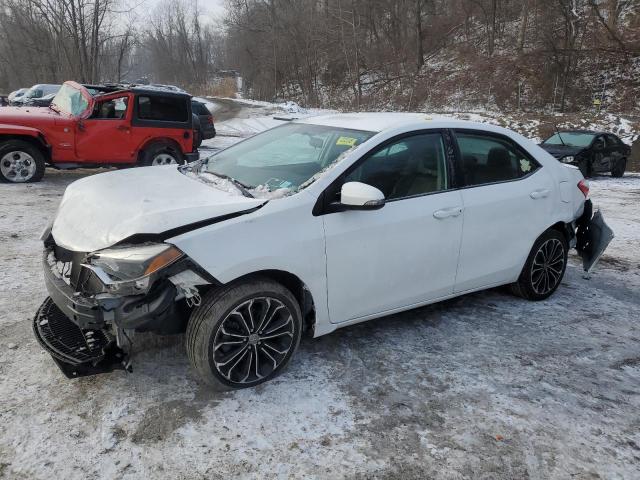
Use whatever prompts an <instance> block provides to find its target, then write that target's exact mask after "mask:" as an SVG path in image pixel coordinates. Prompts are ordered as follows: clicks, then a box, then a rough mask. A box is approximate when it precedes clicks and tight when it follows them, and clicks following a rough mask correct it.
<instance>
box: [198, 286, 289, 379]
mask: <svg viewBox="0 0 640 480" xmlns="http://www.w3.org/2000/svg"><path fill="white" fill-rule="evenodd" d="M252 319H253V320H252ZM301 332H302V314H301V311H300V305H299V304H298V302H297V300H296V298H295V297H294V296H293V294H292V293H291V292H290V291H289V290H288V289H286V288H285V287H283V286H282V285H281V284H279V283H277V282H274V281H272V280H269V279H267V278H262V277H256V278H254V279H250V280H246V281H243V282H240V283H235V284H230V285H228V286H225V287H223V288H221V289H217V290H213V291H211V292H209V294H207V295H206V296H205V297H204V299H203V301H202V304H201V305H200V306H199V307H197V308H196V309H195V310H194V311H193V312H192V314H191V318H190V319H189V323H188V325H187V333H186V349H187V355H188V357H189V361H190V362H191V365H192V366H193V368H194V369H195V370H196V372H198V374H199V375H200V377H201V378H202V379H203V380H204V381H205V382H206V383H207V384H209V385H210V386H211V387H213V388H214V390H218V391H224V390H234V389H240V388H247V387H253V386H256V385H259V384H261V383H263V382H266V381H267V380H270V379H272V378H274V377H275V376H277V375H278V374H280V373H281V372H282V370H283V369H284V368H285V367H286V365H287V364H288V363H289V360H290V359H291V357H292V356H293V354H294V352H295V350H296V349H297V348H298V344H299V343H300V336H301ZM267 337H268V338H267ZM229 342H231V343H229ZM256 373H257V374H256Z"/></svg>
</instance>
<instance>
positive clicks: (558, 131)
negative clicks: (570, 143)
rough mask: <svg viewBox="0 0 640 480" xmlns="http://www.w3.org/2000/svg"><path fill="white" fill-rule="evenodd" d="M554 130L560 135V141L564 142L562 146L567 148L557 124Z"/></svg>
mask: <svg viewBox="0 0 640 480" xmlns="http://www.w3.org/2000/svg"><path fill="white" fill-rule="evenodd" d="M553 126H554V128H555V129H556V133H557V134H558V138H559V139H560V141H561V142H562V145H564V146H565V147H566V146H567V144H566V143H564V140H563V139H562V135H560V130H558V125H556V124H555V123H554V124H553Z"/></svg>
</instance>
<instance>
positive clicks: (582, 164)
mask: <svg viewBox="0 0 640 480" xmlns="http://www.w3.org/2000/svg"><path fill="white" fill-rule="evenodd" d="M578 168H579V169H580V173H582V176H583V177H584V178H590V177H591V174H592V173H593V172H592V168H591V161H590V160H589V159H588V158H582V159H581V160H580V161H579V162H578Z"/></svg>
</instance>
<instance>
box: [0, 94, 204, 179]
mask: <svg viewBox="0 0 640 480" xmlns="http://www.w3.org/2000/svg"><path fill="white" fill-rule="evenodd" d="M193 150H194V147H193V119H192V114H191V97H190V96H189V95H188V94H186V93H181V92H173V91H167V90H159V89H151V88H146V89H145V87H144V86H134V87H128V88H126V87H122V86H91V85H86V86H83V85H79V84H77V83H75V82H65V83H64V85H63V86H62V88H61V89H60V91H59V92H58V94H57V95H56V96H55V98H54V99H53V101H52V102H51V105H50V106H49V107H48V108H37V107H28V108H24V107H23V108H14V107H3V108H0V181H4V182H13V183H24V182H37V181H39V180H40V179H41V178H42V176H43V175H44V169H45V165H49V166H51V167H55V168H65V169H66V168H81V167H82V168H86V167H111V166H125V165H129V166H133V165H163V164H168V163H183V162H185V161H192V160H195V159H197V157H198V153H197V152H193Z"/></svg>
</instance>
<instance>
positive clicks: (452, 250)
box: [323, 130, 462, 323]
mask: <svg viewBox="0 0 640 480" xmlns="http://www.w3.org/2000/svg"><path fill="white" fill-rule="evenodd" d="M447 152H451V149H448V148H445V141H444V135H443V134H442V133H441V132H440V131H433V130H427V131H423V132H420V133H412V134H410V135H404V136H401V137H396V139H392V140H391V141H388V142H386V143H385V144H383V145H382V146H380V147H378V148H376V149H374V150H373V151H372V152H371V153H370V154H368V155H367V156H365V158H363V159H361V160H359V161H358V162H356V163H355V164H354V165H353V166H352V167H351V168H350V169H348V170H347V171H346V172H345V173H344V174H343V175H342V176H341V177H340V178H339V179H338V180H337V181H336V182H334V183H333V184H332V186H331V187H329V188H328V189H327V190H326V191H325V196H327V197H328V201H338V200H339V198H340V193H339V192H340V188H341V187H342V185H343V184H344V183H346V182H362V183H366V184H368V185H371V186H374V187H376V188H378V189H379V190H380V191H382V193H383V194H384V195H385V199H386V203H385V205H384V207H382V208H380V209H378V210H368V211H357V210H351V211H349V210H347V211H338V212H333V213H331V211H330V210H328V211H327V212H326V213H324V214H323V219H324V228H325V236H326V257H327V285H328V287H327V290H328V292H327V293H328V298H329V301H328V303H329V314H330V318H331V321H332V322H333V323H339V322H344V321H349V320H352V319H364V317H367V316H373V315H376V314H380V313H386V312H391V311H393V310H398V309H403V308H406V307H409V306H412V305H416V304H420V303H425V302H427V301H430V300H433V299H436V298H439V297H444V296H447V295H450V294H451V293H452V291H453V285H454V281H455V274H456V267H457V263H458V251H459V247H460V238H461V234H462V198H461V194H460V192H459V191H457V190H454V189H453V185H452V182H451V175H450V161H451V158H450V156H449V154H448V153H447ZM325 205H326V203H325Z"/></svg>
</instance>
